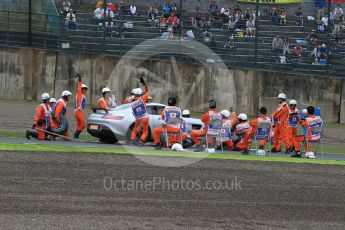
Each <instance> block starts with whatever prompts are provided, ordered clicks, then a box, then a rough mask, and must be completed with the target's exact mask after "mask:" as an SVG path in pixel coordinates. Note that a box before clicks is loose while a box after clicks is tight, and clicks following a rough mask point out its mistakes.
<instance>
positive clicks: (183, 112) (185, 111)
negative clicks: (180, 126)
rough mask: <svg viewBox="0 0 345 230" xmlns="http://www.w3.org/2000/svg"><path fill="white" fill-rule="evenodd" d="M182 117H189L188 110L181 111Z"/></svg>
mask: <svg viewBox="0 0 345 230" xmlns="http://www.w3.org/2000/svg"><path fill="white" fill-rule="evenodd" d="M182 116H190V111H189V110H188V109H185V110H183V111H182Z"/></svg>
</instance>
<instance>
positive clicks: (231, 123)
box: [222, 112, 238, 150]
mask: <svg viewBox="0 0 345 230" xmlns="http://www.w3.org/2000/svg"><path fill="white" fill-rule="evenodd" d="M236 122H238V117H237V114H236V113H235V112H233V113H232V119H231V120H224V121H223V128H228V129H230V132H231V128H232V127H233V126H234V125H235V124H236ZM223 128H222V129H223ZM223 144H225V145H227V146H228V147H229V149H231V150H233V149H234V144H233V143H232V140H231V139H229V140H227V141H223Z"/></svg>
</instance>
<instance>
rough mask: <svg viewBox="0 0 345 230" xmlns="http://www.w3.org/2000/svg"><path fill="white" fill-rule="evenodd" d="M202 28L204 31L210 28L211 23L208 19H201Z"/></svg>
mask: <svg viewBox="0 0 345 230" xmlns="http://www.w3.org/2000/svg"><path fill="white" fill-rule="evenodd" d="M201 27H202V29H203V30H204V29H206V28H208V27H210V21H209V20H208V19H207V18H206V17H203V18H202V19H201Z"/></svg>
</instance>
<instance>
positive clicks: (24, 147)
mask: <svg viewBox="0 0 345 230" xmlns="http://www.w3.org/2000/svg"><path fill="white" fill-rule="evenodd" d="M0 150H2V151H33V152H67V153H77V152H78V153H79V152H84V153H109V154H132V155H142V156H167V157H189V158H208V159H222V160H246V161H265V162H280V163H304V164H321V165H342V166H345V161H344V160H325V159H313V160H311V159H304V158H302V159H296V158H289V157H259V156H244V155H231V154H206V153H192V152H172V151H154V150H139V149H136V150H130V152H129V150H128V149H119V148H114V149H113V148H94V147H89V148H88V147H74V146H58V145H42V144H14V143H1V145H0Z"/></svg>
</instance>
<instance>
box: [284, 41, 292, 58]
mask: <svg viewBox="0 0 345 230" xmlns="http://www.w3.org/2000/svg"><path fill="white" fill-rule="evenodd" d="M286 54H288V55H289V56H290V54H291V50H290V41H289V39H288V38H284V42H283V56H284V57H286V56H285V55H286Z"/></svg>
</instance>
